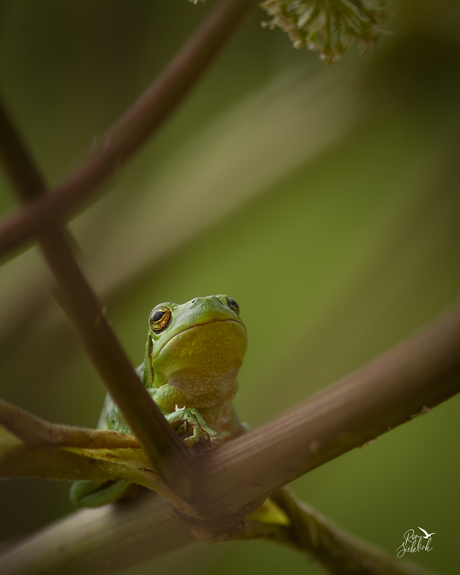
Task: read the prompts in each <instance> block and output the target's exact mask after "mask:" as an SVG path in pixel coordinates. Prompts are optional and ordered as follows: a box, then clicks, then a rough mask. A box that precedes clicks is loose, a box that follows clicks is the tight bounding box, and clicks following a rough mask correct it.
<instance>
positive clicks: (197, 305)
mask: <svg viewBox="0 0 460 575" xmlns="http://www.w3.org/2000/svg"><path fill="white" fill-rule="evenodd" d="M165 308H166V309H167V310H169V311H170V319H169V321H168V323H167V324H166V325H165V326H164V327H163V328H162V329H160V330H158V329H156V330H155V327H157V326H155V322H153V320H152V318H153V316H154V315H155V312H156V311H158V310H160V309H165ZM246 346H247V335H246V328H245V327H244V324H243V322H242V321H241V319H240V318H239V310H238V306H237V304H236V302H235V301H234V300H232V299H231V298H229V297H228V296H226V295H217V296H206V297H197V298H194V299H192V300H190V301H189V302H187V303H184V304H176V303H171V302H165V303H162V304H159V305H158V306H156V307H155V308H154V309H153V310H152V312H151V314H150V325H149V332H148V335H147V343H146V346H145V357H144V362H143V363H142V365H141V366H139V367H138V368H137V373H138V375H139V377H140V378H141V380H142V382H143V384H144V385H145V387H146V388H147V391H148V392H149V393H150V395H151V396H152V398H153V400H154V401H155V403H156V404H157V405H158V407H159V408H160V410H161V411H162V413H163V414H164V415H165V417H166V419H167V420H168V421H169V422H170V423H171V425H172V426H173V428H175V429H177V430H178V431H179V432H180V433H184V434H185V435H186V437H185V439H184V442H185V443H186V445H187V446H189V447H190V446H192V445H194V444H195V443H196V442H197V441H198V440H199V439H200V438H204V439H206V440H208V441H210V442H211V443H212V444H213V445H218V444H219V443H222V441H223V440H224V439H225V438H226V437H227V436H229V435H231V434H232V433H234V432H235V430H236V429H237V428H238V427H239V422H238V418H237V416H236V413H235V411H234V409H233V406H232V405H231V401H232V400H233V399H234V398H235V396H236V395H237V391H238V382H237V374H238V371H239V369H240V367H241V364H242V363H243V358H244V354H245V352H246ZM98 428H99V429H111V430H114V431H119V432H121V433H131V430H130V429H129V427H128V426H127V424H126V421H125V420H124V418H123V416H122V414H121V413H120V410H119V409H118V407H117V406H116V405H115V404H114V403H113V401H112V399H111V397H110V395H108V394H107V397H106V399H105V403H104V407H103V409H102V413H101V416H100V418H99V423H98ZM129 487H130V484H129V483H126V482H124V481H109V482H104V481H77V482H75V483H74V484H73V486H72V488H71V491H70V499H71V501H72V502H73V503H74V504H76V505H79V506H82V507H98V506H100V505H105V504H106V503H110V502H112V501H115V500H116V499H120V498H121V497H123V496H124V495H125V494H126V491H127V490H128V489H129Z"/></svg>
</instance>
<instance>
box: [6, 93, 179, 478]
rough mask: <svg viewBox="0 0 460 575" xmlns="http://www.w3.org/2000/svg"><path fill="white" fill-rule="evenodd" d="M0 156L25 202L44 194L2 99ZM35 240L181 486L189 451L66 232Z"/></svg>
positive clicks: (157, 464) (158, 458)
mask: <svg viewBox="0 0 460 575" xmlns="http://www.w3.org/2000/svg"><path fill="white" fill-rule="evenodd" d="M0 154H1V156H2V160H3V162H4V164H5V167H6V170H7V172H8V175H9V176H10V179H11V181H12V183H13V186H14V189H15V191H16V192H17V194H18V196H19V197H20V198H21V200H22V201H23V202H27V201H28V200H29V198H34V197H37V196H40V195H41V194H43V193H44V192H45V190H46V184H45V181H44V179H43V177H42V175H41V174H40V172H39V170H38V168H37V167H36V165H35V163H34V161H33V159H32V157H31V155H30V154H29V152H28V150H27V149H26V147H25V145H24V144H23V142H22V140H21V138H20V137H19V135H18V133H17V132H16V130H15V128H14V126H13V124H12V122H11V121H10V119H9V117H8V115H7V112H6V110H5V108H4V106H3V105H2V102H1V101H0ZM38 239H39V243H40V247H41V249H42V251H43V253H44V256H45V258H46V260H47V262H48V265H49V266H50V268H51V270H52V272H53V275H54V277H55V280H56V282H57V284H58V286H59V288H60V293H59V297H60V299H61V303H62V304H63V307H64V309H65V311H66V312H67V314H68V315H69V317H70V318H71V320H72V323H73V324H74V326H75V327H76V329H77V331H78V333H79V335H80V337H81V339H82V341H83V344H84V346H85V349H86V351H87V353H88V355H89V356H90V358H91V359H92V361H93V364H94V366H95V367H96V369H97V371H98V372H99V375H100V376H101V378H102V380H103V381H104V383H105V384H106V386H107V388H108V389H109V391H110V393H111V394H112V396H113V398H114V399H115V401H116V402H117V404H118V405H119V406H120V409H121V410H122V412H123V415H124V416H125V418H126V421H127V422H128V424H129V425H130V427H131V429H132V431H133V433H135V435H136V436H137V438H138V439H139V442H140V443H141V445H142V446H143V448H144V450H145V452H146V454H147V456H148V457H149V459H150V460H151V462H152V465H153V466H154V468H155V469H156V470H157V472H158V474H159V475H160V477H161V478H162V479H163V480H164V481H165V482H166V483H168V484H169V485H170V486H171V487H172V488H173V487H174V486H178V487H179V486H182V484H183V483H184V484H185V481H184V480H183V479H180V478H181V477H182V478H183V477H184V475H183V470H184V466H186V465H187V464H188V461H189V453H188V451H187V449H186V448H185V446H184V445H183V443H182V442H181V441H180V440H179V439H178V437H177V435H176V434H175V433H174V432H173V431H172V429H171V427H170V426H169V425H168V424H167V422H166V420H165V418H164V417H163V416H162V414H161V413H160V411H159V409H158V408H157V406H156V405H155V404H154V402H153V401H152V399H151V397H150V396H149V394H148V393H147V391H146V389H145V387H144V386H143V385H142V383H141V382H140V380H139V378H138V377H137V375H136V373H135V371H134V369H133V367H132V365H131V363H130V361H129V359H128V357H127V356H126V354H125V352H124V350H123V348H122V347H121V345H120V343H119V341H118V340H117V338H116V336H115V334H114V333H113V331H112V329H111V327H110V326H109V324H108V322H107V319H106V318H105V316H104V314H103V312H102V310H101V306H100V303H99V301H98V299H97V296H96V295H95V294H94V292H93V291H92V289H91V287H90V286H89V284H88V282H87V281H86V278H85V277H84V275H83V273H82V271H81V270H80V268H79V267H78V264H77V263H76V261H75V259H74V257H73V254H72V251H71V249H70V246H69V244H68V242H67V238H66V235H65V233H64V232H63V230H62V229H61V228H60V227H59V226H58V224H56V223H54V222H51V223H49V224H48V226H47V228H46V230H43V231H42V232H41V233H40V236H39V238H38ZM178 484H179V485H178ZM182 487H183V486H182Z"/></svg>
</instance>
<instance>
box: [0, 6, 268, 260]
mask: <svg viewBox="0 0 460 575" xmlns="http://www.w3.org/2000/svg"><path fill="white" fill-rule="evenodd" d="M256 3H257V2H256V1H255V0H222V2H221V3H220V4H219V5H218V6H217V7H216V8H215V10H214V11H213V12H212V13H211V14H210V15H209V16H208V18H207V19H206V20H205V21H204V22H203V24H202V25H201V26H200V27H199V28H198V30H197V31H196V32H195V33H194V35H193V36H192V37H191V39H190V40H189V41H188V42H187V43H186V44H185V45H184V46H183V48H182V49H181V50H180V52H179V53H178V54H177V56H176V57H175V58H174V59H173V60H172V62H171V63H170V64H169V66H168V67H167V68H166V70H165V71H164V72H163V74H161V75H160V77H159V78H158V79H157V80H156V81H155V82H154V83H153V84H152V85H151V86H150V87H149V88H148V89H147V91H146V92H145V93H144V94H143V95H142V96H141V97H140V98H139V99H138V100H137V102H135V104H134V105H133V106H132V107H131V108H130V109H129V110H128V111H127V112H126V113H125V115H124V116H123V117H122V118H121V119H120V120H119V121H118V122H117V123H116V124H115V125H114V126H113V127H112V128H111V129H110V130H109V131H108V132H107V134H106V135H105V136H104V137H102V138H101V140H100V142H99V145H98V146H97V147H96V149H95V150H94V149H92V150H91V156H90V159H89V160H88V161H87V162H86V163H85V164H84V165H83V166H82V167H81V168H80V169H79V170H77V171H76V172H75V173H74V174H72V175H71V176H70V177H69V178H67V179H66V180H65V181H64V182H63V183H62V184H60V185H59V186H57V187H56V188H55V189H54V191H52V192H51V193H50V194H47V195H46V196H42V197H40V198H39V199H37V200H35V201H34V202H32V203H29V204H28V205H27V206H26V207H24V209H23V210H22V211H20V212H19V213H17V214H14V215H13V216H11V217H10V218H9V219H8V220H6V221H5V222H4V223H3V224H2V226H1V227H0V256H2V255H4V254H6V253H8V252H9V251H11V250H13V249H15V248H17V247H18V246H20V245H21V244H22V243H24V242H26V241H30V240H31V239H32V238H33V236H34V235H35V234H36V233H37V232H38V231H39V230H40V229H41V228H42V227H43V226H44V225H45V224H46V223H47V222H49V221H52V220H54V219H56V217H57V216H60V217H61V218H62V216H68V215H69V214H70V213H71V212H72V211H73V210H75V209H76V207H77V206H78V205H81V203H82V202H83V200H85V199H87V198H88V196H89V195H90V194H91V193H94V192H95V191H96V189H97V187H98V186H100V185H101V184H102V183H103V182H105V181H106V180H107V179H108V178H109V177H110V176H111V175H112V174H114V173H115V172H116V171H117V170H119V169H120V167H121V166H122V165H123V164H124V163H125V162H126V161H127V160H128V159H129V158H130V157H131V156H132V155H133V154H134V153H135V152H136V151H137V150H138V149H139V148H140V147H141V146H142V144H143V143H144V142H145V141H146V140H147V138H149V137H150V136H151V135H152V134H153V133H154V132H155V130H157V129H158V128H159V127H160V126H161V125H162V124H163V122H164V121H165V120H166V119H167V118H168V117H169V116H170V114H171V113H172V112H173V111H174V110H175V109H176V108H177V107H178V105H179V104H180V103H181V101H182V100H183V99H184V97H185V96H186V95H187V94H188V93H189V92H190V90H191V89H192V88H193V87H194V85H195V84H196V83H197V81H198V80H199V79H200V78H201V76H202V75H203V73H204V72H205V71H206V70H207V69H208V67H209V66H210V64H211V63H212V61H213V60H214V58H215V57H216V56H217V54H218V53H219V50H221V49H222V48H223V47H224V46H225V44H226V43H227V41H228V40H229V38H230V36H231V35H232V34H233V32H234V31H235V30H236V28H237V26H238V24H239V23H240V22H241V20H242V19H243V17H244V16H245V15H246V14H247V13H248V11H249V10H250V9H251V8H252V7H253V6H255V5H256Z"/></svg>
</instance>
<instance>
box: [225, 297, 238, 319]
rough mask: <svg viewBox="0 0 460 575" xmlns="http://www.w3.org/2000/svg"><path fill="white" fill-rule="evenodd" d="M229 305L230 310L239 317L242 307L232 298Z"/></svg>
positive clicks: (228, 300) (228, 299)
mask: <svg viewBox="0 0 460 575" xmlns="http://www.w3.org/2000/svg"><path fill="white" fill-rule="evenodd" d="M227 305H228V307H229V308H230V309H232V310H233V311H234V312H235V313H236V314H237V315H239V313H240V306H239V305H238V304H237V303H236V301H235V300H234V299H232V298H231V297H228V298H227Z"/></svg>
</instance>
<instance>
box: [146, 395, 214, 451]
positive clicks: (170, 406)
mask: <svg viewBox="0 0 460 575" xmlns="http://www.w3.org/2000/svg"><path fill="white" fill-rule="evenodd" d="M148 391H149V393H150V394H151V396H152V397H153V400H154V401H155V403H156V404H157V405H158V407H159V408H160V409H161V411H162V413H163V415H164V416H165V418H166V420H167V421H168V422H169V424H170V425H171V426H172V428H173V429H177V428H178V427H180V426H181V425H184V427H185V433H191V435H189V436H188V437H186V438H185V439H184V443H185V445H187V447H191V446H192V445H194V444H195V443H196V442H197V441H199V439H200V438H201V437H205V438H207V439H208V440H209V442H210V443H211V445H220V444H221V443H223V440H222V438H221V437H220V436H219V434H218V433H217V432H216V431H214V429H211V428H210V427H209V425H208V424H207V423H206V421H205V420H204V418H203V417H202V415H201V414H200V412H199V411H198V410H197V409H195V408H194V407H186V405H187V398H186V397H185V396H184V394H183V393H181V392H180V391H179V390H178V389H177V388H175V387H174V386H172V385H169V384H164V385H162V386H161V387H159V388H156V389H152V388H150V389H149V390H148Z"/></svg>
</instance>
